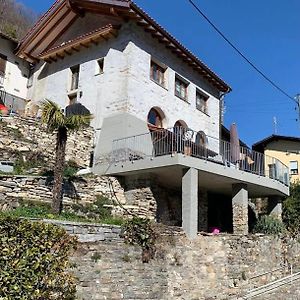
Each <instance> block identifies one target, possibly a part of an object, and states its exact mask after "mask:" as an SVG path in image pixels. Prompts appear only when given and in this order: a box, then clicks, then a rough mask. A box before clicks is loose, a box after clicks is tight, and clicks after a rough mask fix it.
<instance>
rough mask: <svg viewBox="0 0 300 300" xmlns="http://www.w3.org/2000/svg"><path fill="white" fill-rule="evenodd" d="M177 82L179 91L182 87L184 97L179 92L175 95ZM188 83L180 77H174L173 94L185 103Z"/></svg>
mask: <svg viewBox="0 0 300 300" xmlns="http://www.w3.org/2000/svg"><path fill="white" fill-rule="evenodd" d="M177 82H179V83H180V91H181V88H182V86H183V87H184V91H185V95H184V96H182V95H181V92H180V94H178V93H177ZM189 84H190V83H189V82H188V81H186V80H185V79H183V78H182V77H180V76H179V75H178V74H176V75H175V87H174V94H175V96H176V97H178V98H180V99H181V100H183V101H185V102H187V103H188V87H189Z"/></svg>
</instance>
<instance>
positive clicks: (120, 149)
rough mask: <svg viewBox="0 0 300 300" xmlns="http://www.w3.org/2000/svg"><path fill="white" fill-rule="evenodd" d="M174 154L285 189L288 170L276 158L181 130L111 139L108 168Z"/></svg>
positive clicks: (159, 131)
mask: <svg viewBox="0 0 300 300" xmlns="http://www.w3.org/2000/svg"><path fill="white" fill-rule="evenodd" d="M210 145H211V147H210ZM178 155H181V156H182V157H190V158H194V159H200V160H202V161H205V162H210V163H213V164H217V165H219V166H222V167H223V168H225V169H226V168H228V169H233V170H236V171H239V172H247V173H249V174H253V175H258V176H259V177H264V178H269V179H272V180H274V181H276V182H279V183H281V184H283V185H284V186H289V170H288V167H287V166H286V165H284V164H283V163H282V162H281V161H279V160H278V159H276V158H274V157H270V156H267V155H264V154H262V153H260V152H256V151H253V150H251V149H250V148H246V147H241V146H239V145H233V144H230V143H229V142H226V141H222V140H217V139H214V138H212V137H203V136H201V135H199V132H195V131H193V130H191V129H185V128H182V127H174V128H169V129H156V130H150V132H148V133H145V134H140V135H135V136H130V137H127V138H122V139H117V140H114V141H113V146H112V152H111V153H110V155H109V158H108V159H109V162H110V164H111V165H112V168H113V166H114V167H117V166H119V165H122V166H123V169H124V170H126V167H125V165H126V164H127V163H131V164H132V165H134V164H136V163H137V162H139V161H141V160H146V161H153V160H155V159H156V158H163V157H165V158H167V157H171V158H175V157H176V156H178Z"/></svg>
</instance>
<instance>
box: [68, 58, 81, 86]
mask: <svg viewBox="0 0 300 300" xmlns="http://www.w3.org/2000/svg"><path fill="white" fill-rule="evenodd" d="M69 70H70V85H69V86H70V89H69V91H76V90H78V87H79V74H80V65H79V64H78V65H74V66H72V67H70V69H69Z"/></svg>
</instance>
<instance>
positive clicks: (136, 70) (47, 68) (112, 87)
mask: <svg viewBox="0 0 300 300" xmlns="http://www.w3.org/2000/svg"><path fill="white" fill-rule="evenodd" d="M102 57H104V58H105V60H104V73H103V74H96V68H97V60H98V59H99V58H102ZM151 57H155V58H156V59H157V60H159V61H160V62H162V63H164V64H165V65H167V66H168V70H167V75H168V78H167V81H168V84H167V88H166V89H165V88H163V87H161V86H159V85H158V84H156V83H155V82H153V81H152V80H151V79H150V62H151ZM77 64H80V79H79V88H78V91H77V95H78V98H77V100H78V101H80V102H81V103H82V104H84V105H85V106H87V108H88V109H90V111H91V112H92V113H93V114H94V120H93V124H92V125H93V126H94V127H95V128H96V129H97V132H98V134H99V132H100V129H101V126H102V122H103V118H105V117H106V116H110V115H113V114H116V113H122V112H129V113H130V114H132V115H134V116H136V117H138V118H140V119H141V120H144V121H145V122H146V121H147V115H148V112H149V110H150V109H151V108H152V107H154V106H157V107H160V108H161V109H162V111H163V112H164V114H165V116H166V119H165V121H164V126H165V127H166V128H167V127H173V126H174V124H175V122H176V121H177V120H183V121H185V122H186V123H187V125H188V127H189V128H191V129H193V130H195V131H204V132H205V133H206V135H207V136H208V142H209V148H211V149H212V150H215V151H216V152H218V149H219V147H218V145H219V143H218V139H219V127H220V126H219V118H220V112H219V100H218V99H217V98H216V96H217V95H218V92H217V91H216V90H215V89H214V88H213V87H211V86H210V85H208V84H207V83H206V82H205V81H204V80H203V78H202V77H201V76H200V75H199V73H196V72H195V71H194V70H193V69H192V68H190V67H189V66H188V65H186V64H185V63H184V62H183V61H182V60H181V59H179V58H178V57H176V56H175V55H174V54H173V53H172V52H171V51H169V50H167V49H166V48H165V47H164V46H163V45H162V44H160V43H158V41H157V40H155V39H153V38H152V37H151V35H150V34H147V33H145V32H144V31H143V30H142V29H141V28H140V27H138V26H136V25H135V24H133V23H127V24H124V25H123V27H122V28H121V30H120V31H119V35H118V37H117V38H113V39H110V40H108V41H106V42H101V43H100V44H99V45H97V46H96V45H93V46H91V47H90V48H88V49H81V51H80V52H78V53H74V54H72V55H71V56H66V57H65V58H64V59H63V60H58V61H57V62H53V63H52V64H45V63H44V64H40V65H39V66H37V68H36V72H35V75H34V84H33V87H32V88H31V89H30V91H29V96H28V97H29V98H30V99H33V100H34V101H40V100H42V99H44V98H48V99H51V100H53V101H55V102H57V103H59V104H60V105H61V106H62V107H65V106H66V105H68V92H70V91H69V87H70V82H71V72H70V67H72V66H74V65H77ZM175 73H178V74H179V75H180V76H182V77H183V78H185V79H186V80H187V81H189V82H190V84H189V87H188V103H187V102H185V101H183V100H181V99H180V98H178V97H176V96H175V95H174V86H175V84H174V81H175ZM196 88H198V89H199V90H201V91H204V92H205V94H207V95H209V100H208V114H204V113H203V112H201V111H199V110H197V109H196Z"/></svg>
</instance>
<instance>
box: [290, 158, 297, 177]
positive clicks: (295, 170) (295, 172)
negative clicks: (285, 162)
mask: <svg viewBox="0 0 300 300" xmlns="http://www.w3.org/2000/svg"><path fill="white" fill-rule="evenodd" d="M291 163H295V164H296V165H297V168H296V169H295V168H293V169H292V168H291ZM289 169H290V175H298V174H299V164H298V161H297V160H291V161H290V164H289Z"/></svg>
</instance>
